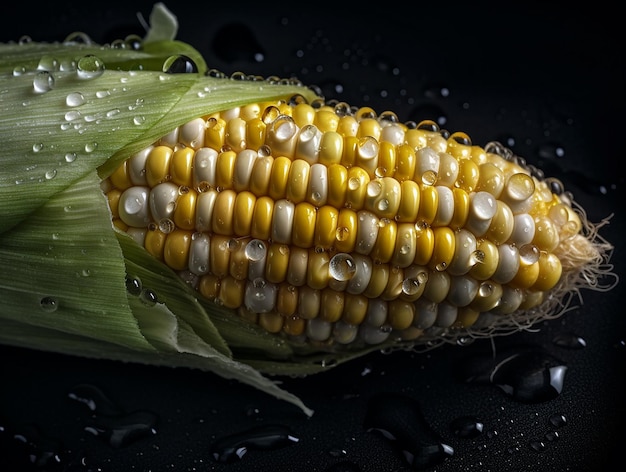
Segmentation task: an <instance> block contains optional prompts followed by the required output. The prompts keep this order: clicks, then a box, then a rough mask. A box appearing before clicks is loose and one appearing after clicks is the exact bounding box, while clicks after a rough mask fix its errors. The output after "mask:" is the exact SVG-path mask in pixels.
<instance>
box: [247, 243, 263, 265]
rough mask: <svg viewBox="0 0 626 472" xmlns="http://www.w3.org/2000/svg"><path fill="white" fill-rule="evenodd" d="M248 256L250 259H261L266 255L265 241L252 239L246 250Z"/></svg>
mask: <svg viewBox="0 0 626 472" xmlns="http://www.w3.org/2000/svg"><path fill="white" fill-rule="evenodd" d="M244 252H245V255H246V257H247V258H248V260H250V261H259V260H261V259H262V258H263V256H264V255H265V243H264V242H263V241H261V240H260V239H252V240H250V242H248V244H247V245H246V248H245V250H244Z"/></svg>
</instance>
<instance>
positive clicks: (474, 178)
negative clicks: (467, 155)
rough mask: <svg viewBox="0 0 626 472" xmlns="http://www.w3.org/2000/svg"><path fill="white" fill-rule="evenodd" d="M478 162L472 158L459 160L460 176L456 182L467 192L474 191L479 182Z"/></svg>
mask: <svg viewBox="0 0 626 472" xmlns="http://www.w3.org/2000/svg"><path fill="white" fill-rule="evenodd" d="M478 177H479V170H478V164H476V163H475V162H474V161H473V160H472V159H462V160H460V161H459V177H458V178H457V181H456V184H457V186H458V187H459V188H461V189H463V190H465V191H466V192H473V191H474V189H475V188H476V184H477V183H478Z"/></svg>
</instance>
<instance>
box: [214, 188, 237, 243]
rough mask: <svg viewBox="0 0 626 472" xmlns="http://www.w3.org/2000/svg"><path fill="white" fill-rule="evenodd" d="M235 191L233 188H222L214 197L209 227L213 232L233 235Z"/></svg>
mask: <svg viewBox="0 0 626 472" xmlns="http://www.w3.org/2000/svg"><path fill="white" fill-rule="evenodd" d="M236 198H237V193H236V192H235V191H234V190H223V191H221V192H218V194H217V197H215V205H214V207H213V218H212V223H211V228H212V229H213V232H214V233H215V234H222V235H225V236H232V235H233V213H234V210H235V200H236Z"/></svg>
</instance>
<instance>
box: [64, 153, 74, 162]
mask: <svg viewBox="0 0 626 472" xmlns="http://www.w3.org/2000/svg"><path fill="white" fill-rule="evenodd" d="M76 157H77V156H76V153H75V152H68V153H66V154H65V162H68V163H70V162H74V161H75V160H76Z"/></svg>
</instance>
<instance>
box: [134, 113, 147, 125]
mask: <svg viewBox="0 0 626 472" xmlns="http://www.w3.org/2000/svg"><path fill="white" fill-rule="evenodd" d="M145 122H146V117H145V116H143V115H138V116H135V117H133V124H134V125H137V126H139V125H142V124H144V123H145Z"/></svg>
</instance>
